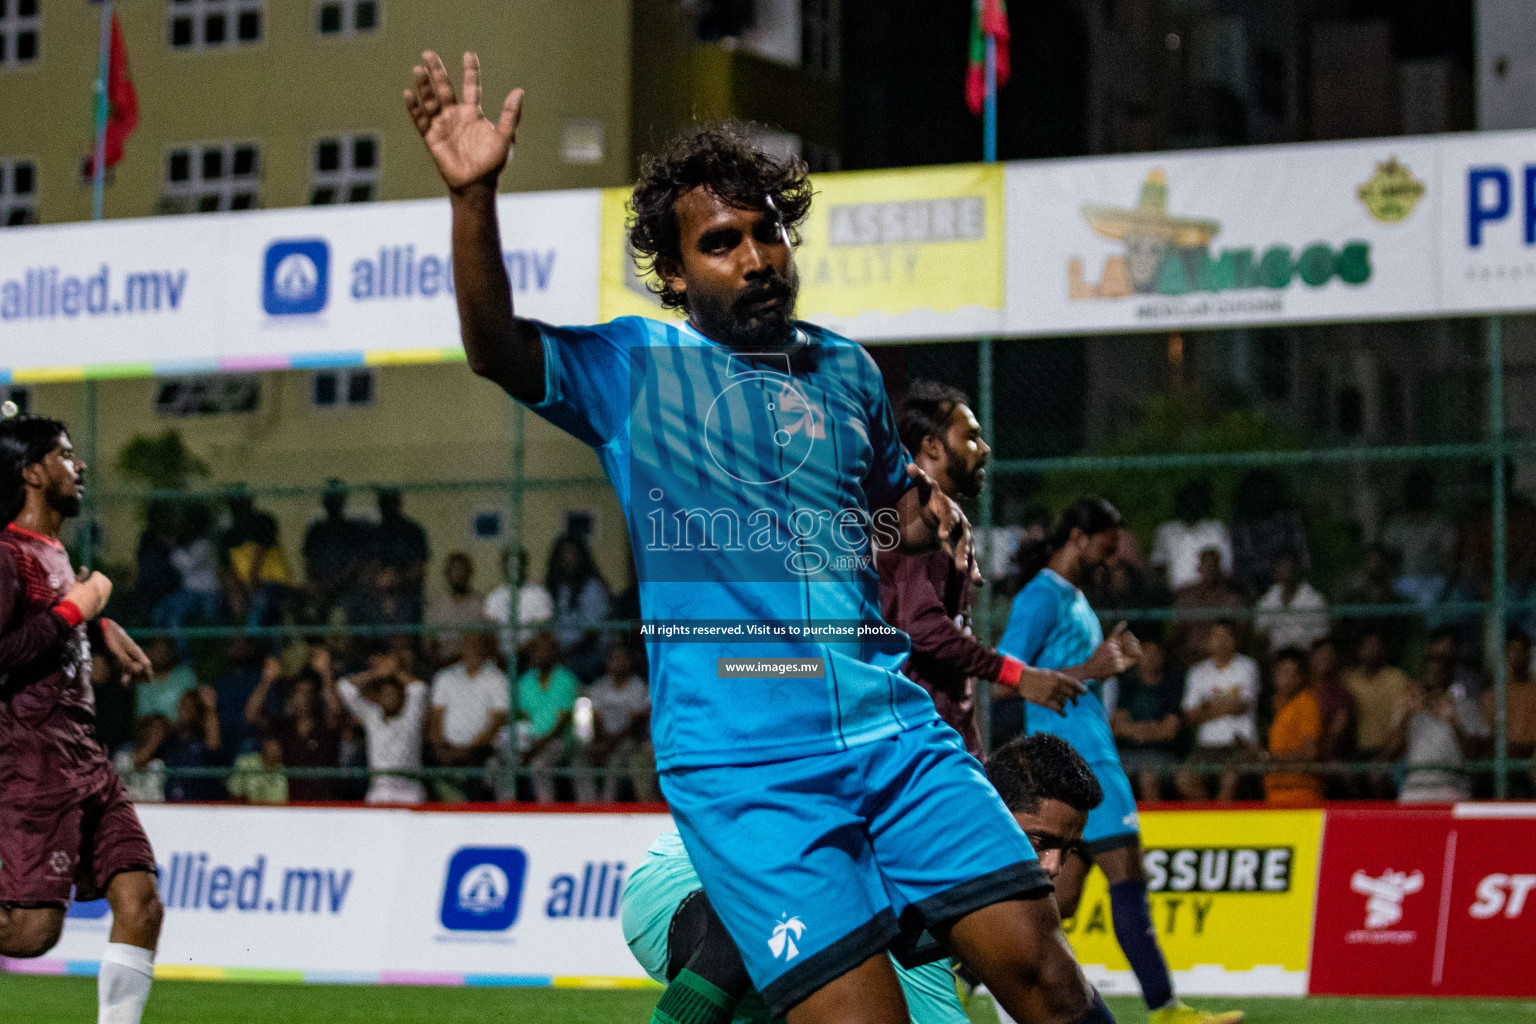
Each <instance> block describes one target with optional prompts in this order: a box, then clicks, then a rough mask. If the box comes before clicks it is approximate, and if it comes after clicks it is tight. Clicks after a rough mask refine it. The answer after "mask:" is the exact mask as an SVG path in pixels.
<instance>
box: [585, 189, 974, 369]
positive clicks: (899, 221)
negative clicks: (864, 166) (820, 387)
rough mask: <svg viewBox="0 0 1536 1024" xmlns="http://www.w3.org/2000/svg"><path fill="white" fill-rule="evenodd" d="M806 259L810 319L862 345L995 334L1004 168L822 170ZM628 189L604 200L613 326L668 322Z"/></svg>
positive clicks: (804, 313) (605, 306)
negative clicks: (637, 320)
mask: <svg viewBox="0 0 1536 1024" xmlns="http://www.w3.org/2000/svg"><path fill="white" fill-rule="evenodd" d="M812 184H813V185H814V187H815V189H816V198H815V201H814V202H813V203H812V205H811V212H810V215H809V216H808V217H807V218H806V220H805V222H804V223H803V224H802V225H801V226H800V229H799V231H800V235H801V239H802V244H801V245H800V247H799V248H798V249H797V250H796V252H795V265H796V267H797V269H798V271H799V274H800V303H799V313H798V315H799V316H800V318H801V319H803V320H809V321H812V322H814V323H817V324H820V325H822V326H824V327H827V328H830V329H831V330H834V331H837V332H838V333H840V334H844V335H846V336H848V337H850V338H854V339H856V340H882V341H895V340H905V339H913V338H922V339H934V338H960V337H972V336H975V335H977V334H985V333H995V332H997V331H998V330H999V329H1000V328H1001V327H1002V322H1003V321H1002V316H1003V231H1004V220H1003V170H1002V168H1001V167H1000V166H996V165H994V166H990V167H989V166H986V165H975V164H972V165H966V166H959V167H933V168H918V169H912V170H898V171H860V172H853V173H845V174H826V175H817V176H816V177H815V178H813V180H812ZM629 198H630V190H629V189H608V190H607V191H605V192H604V193H603V241H602V254H603V255H602V261H603V263H602V294H601V299H600V302H599V306H600V309H601V314H602V319H604V320H607V319H610V318H612V317H617V316H626V315H638V316H650V317H655V318H662V319H664V318H666V317H667V316H670V315H671V314H668V313H666V312H664V311H663V310H662V308H661V305H660V303H659V302H657V300H656V298H655V297H654V296H653V295H652V294H651V293H650V292H649V291H648V290H647V288H646V279H645V278H643V277H641V276H640V275H639V273H638V272H637V270H636V269H635V265H634V261H633V260H632V259H631V257H630V253H629V249H628V245H627V236H626V233H625V222H626V220H627V210H626V206H625V204H626V203H627V202H628V201H629Z"/></svg>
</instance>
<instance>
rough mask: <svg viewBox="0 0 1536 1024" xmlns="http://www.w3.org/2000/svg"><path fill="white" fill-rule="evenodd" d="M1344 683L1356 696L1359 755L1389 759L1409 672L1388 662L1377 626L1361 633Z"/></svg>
mask: <svg viewBox="0 0 1536 1024" xmlns="http://www.w3.org/2000/svg"><path fill="white" fill-rule="evenodd" d="M1344 685H1345V686H1346V687H1348V688H1349V692H1350V695H1351V696H1353V697H1354V698H1355V716H1356V717H1355V752H1356V754H1357V755H1358V756H1359V757H1361V758H1362V759H1365V760H1384V759H1386V758H1387V741H1388V739H1389V738H1390V736H1391V734H1392V722H1393V719H1394V718H1395V717H1396V715H1397V711H1398V708H1399V707H1401V706H1402V703H1403V695H1404V694H1406V693H1407V692H1408V675H1407V673H1405V672H1404V671H1403V670H1402V669H1400V668H1398V667H1397V666H1396V665H1390V664H1388V663H1387V646H1386V641H1385V640H1384V639H1383V636H1382V631H1381V630H1380V629H1379V628H1376V627H1375V626H1374V625H1371V626H1367V627H1366V628H1365V631H1364V632H1363V633H1362V634H1361V636H1360V641H1359V647H1358V648H1357V649H1356V657H1355V665H1354V667H1353V668H1349V669H1345V671H1344ZM1377 788H1378V790H1379V788H1380V787H1379V786H1378V787H1377ZM1383 795H1385V794H1383Z"/></svg>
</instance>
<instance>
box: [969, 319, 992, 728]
mask: <svg viewBox="0 0 1536 1024" xmlns="http://www.w3.org/2000/svg"><path fill="white" fill-rule="evenodd" d="M992 403H993V394H992V339H991V338H982V339H981V340H980V341H978V342H977V344H976V419H977V420H978V421H979V422H980V423H981V436H982V437H983V438H985V439H986V442H987V443H988V444H995V443H996V441H997V435H996V433H995V432H994V427H995V425H996V422H997V421H996V419H995V418H994V417H993V409H992ZM993 493H994V492H993V490H992V474H991V473H987V474H986V475H985V476H983V477H982V478H981V494H979V495H977V499H976V500H977V503H978V504H977V509H976V519H977V524H978V527H979V529H978V532H979V535H980V541H981V543H980V544H978V545H977V547H976V558H977V560H978V561H979V562H980V563H981V567H982V574H983V575H985V574H986V570H987V568H988V567H989V566H990V565H991V563H992V544H993V540H994V538H993V536H992V495H993ZM979 597H980V599H979V600H977V601H975V602H973V607H974V609H975V614H974V616H973V618H972V622H971V628H972V629H973V630H975V633H976V635H977V636H978V637H979V638H980V639H981V641H982V642H983V643H988V644H990V643H992V642H993V635H992V594H991V593H990V592H989V591H987V590H986V588H982V592H981V594H980V595H979ZM976 725H977V728H978V729H980V730H981V749H982V750H983V751H984V752H986V753H991V751H992V681H991V680H990V679H987V680H978V681H977V687H976Z"/></svg>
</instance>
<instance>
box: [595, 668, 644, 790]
mask: <svg viewBox="0 0 1536 1024" xmlns="http://www.w3.org/2000/svg"><path fill="white" fill-rule="evenodd" d="M606 665H607V669H608V671H607V672H606V673H605V674H603V675H601V676H599V677H598V679H597V681H596V682H595V683H593V684H592V685H591V686H589V687H588V688H587V697H588V699H590V700H591V701H592V714H593V724H594V725H595V726H596V727H597V728H596V736H595V738H594V740H593V742H592V749H591V751H590V752H589V754H588V757H589V759H590V761H591V763H592V764H593V766H595V767H598V768H606V769H607V772H606V774H604V776H603V791H602V795H603V801H604V802H605V803H613V802H614V801H615V800H617V799H618V798H619V781H620V779H621V778H622V777H623V776H626V775H627V776H629V779H630V784H631V785H632V786H633V787H634V791H635V799H636V800H639V801H641V802H642V803H654V802H656V801H657V800H658V799H659V798H660V794H659V793H658V792H657V790H656V753H655V751H654V749H653V748H652V747H651V735H650V724H651V693H650V690H649V689H648V688H647V686H646V683H645V680H644V679H641V678H640V677H639V676H638V675H636V674H635V665H634V655H633V653H632V652H631V651H630V649H629V647H628V646H627V645H626V644H625V643H624V642H623V641H621V640H615V641H613V642H612V643H610V644H609V645H608V654H607V660H606Z"/></svg>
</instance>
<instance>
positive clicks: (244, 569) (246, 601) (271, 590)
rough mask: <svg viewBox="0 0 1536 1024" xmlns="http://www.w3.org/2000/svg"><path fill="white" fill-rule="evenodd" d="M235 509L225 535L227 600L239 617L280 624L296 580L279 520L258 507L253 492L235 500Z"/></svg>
mask: <svg viewBox="0 0 1536 1024" xmlns="http://www.w3.org/2000/svg"><path fill="white" fill-rule="evenodd" d="M229 514H230V526H229V529H227V530H225V531H224V535H223V536H222V537H221V538H220V540H219V565H220V571H221V575H222V577H223V586H224V600H225V603H226V604H228V606H229V610H230V612H231V613H232V614H233V615H234V618H235V621H236V622H241V623H244V624H245V625H247V626H251V627H255V626H275V625H277V624H278V623H279V622H280V621H281V620H282V616H283V604H284V602H285V601H286V600H287V598H288V591H289V589H290V588H291V587H292V585H293V573H292V572H290V571H289V569H288V558H287V556H286V555H284V554H283V547H282V543H281V540H280V538H279V537H278V532H277V520H276V519H274V518H272V516H271V515H270V514H268V513H266V512H262V511H261V510H259V509H257V508H256V506H255V504H254V502H252V500H251V497H250V495H248V494H237V495H235V496H234V497H232V498H230V499H229Z"/></svg>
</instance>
